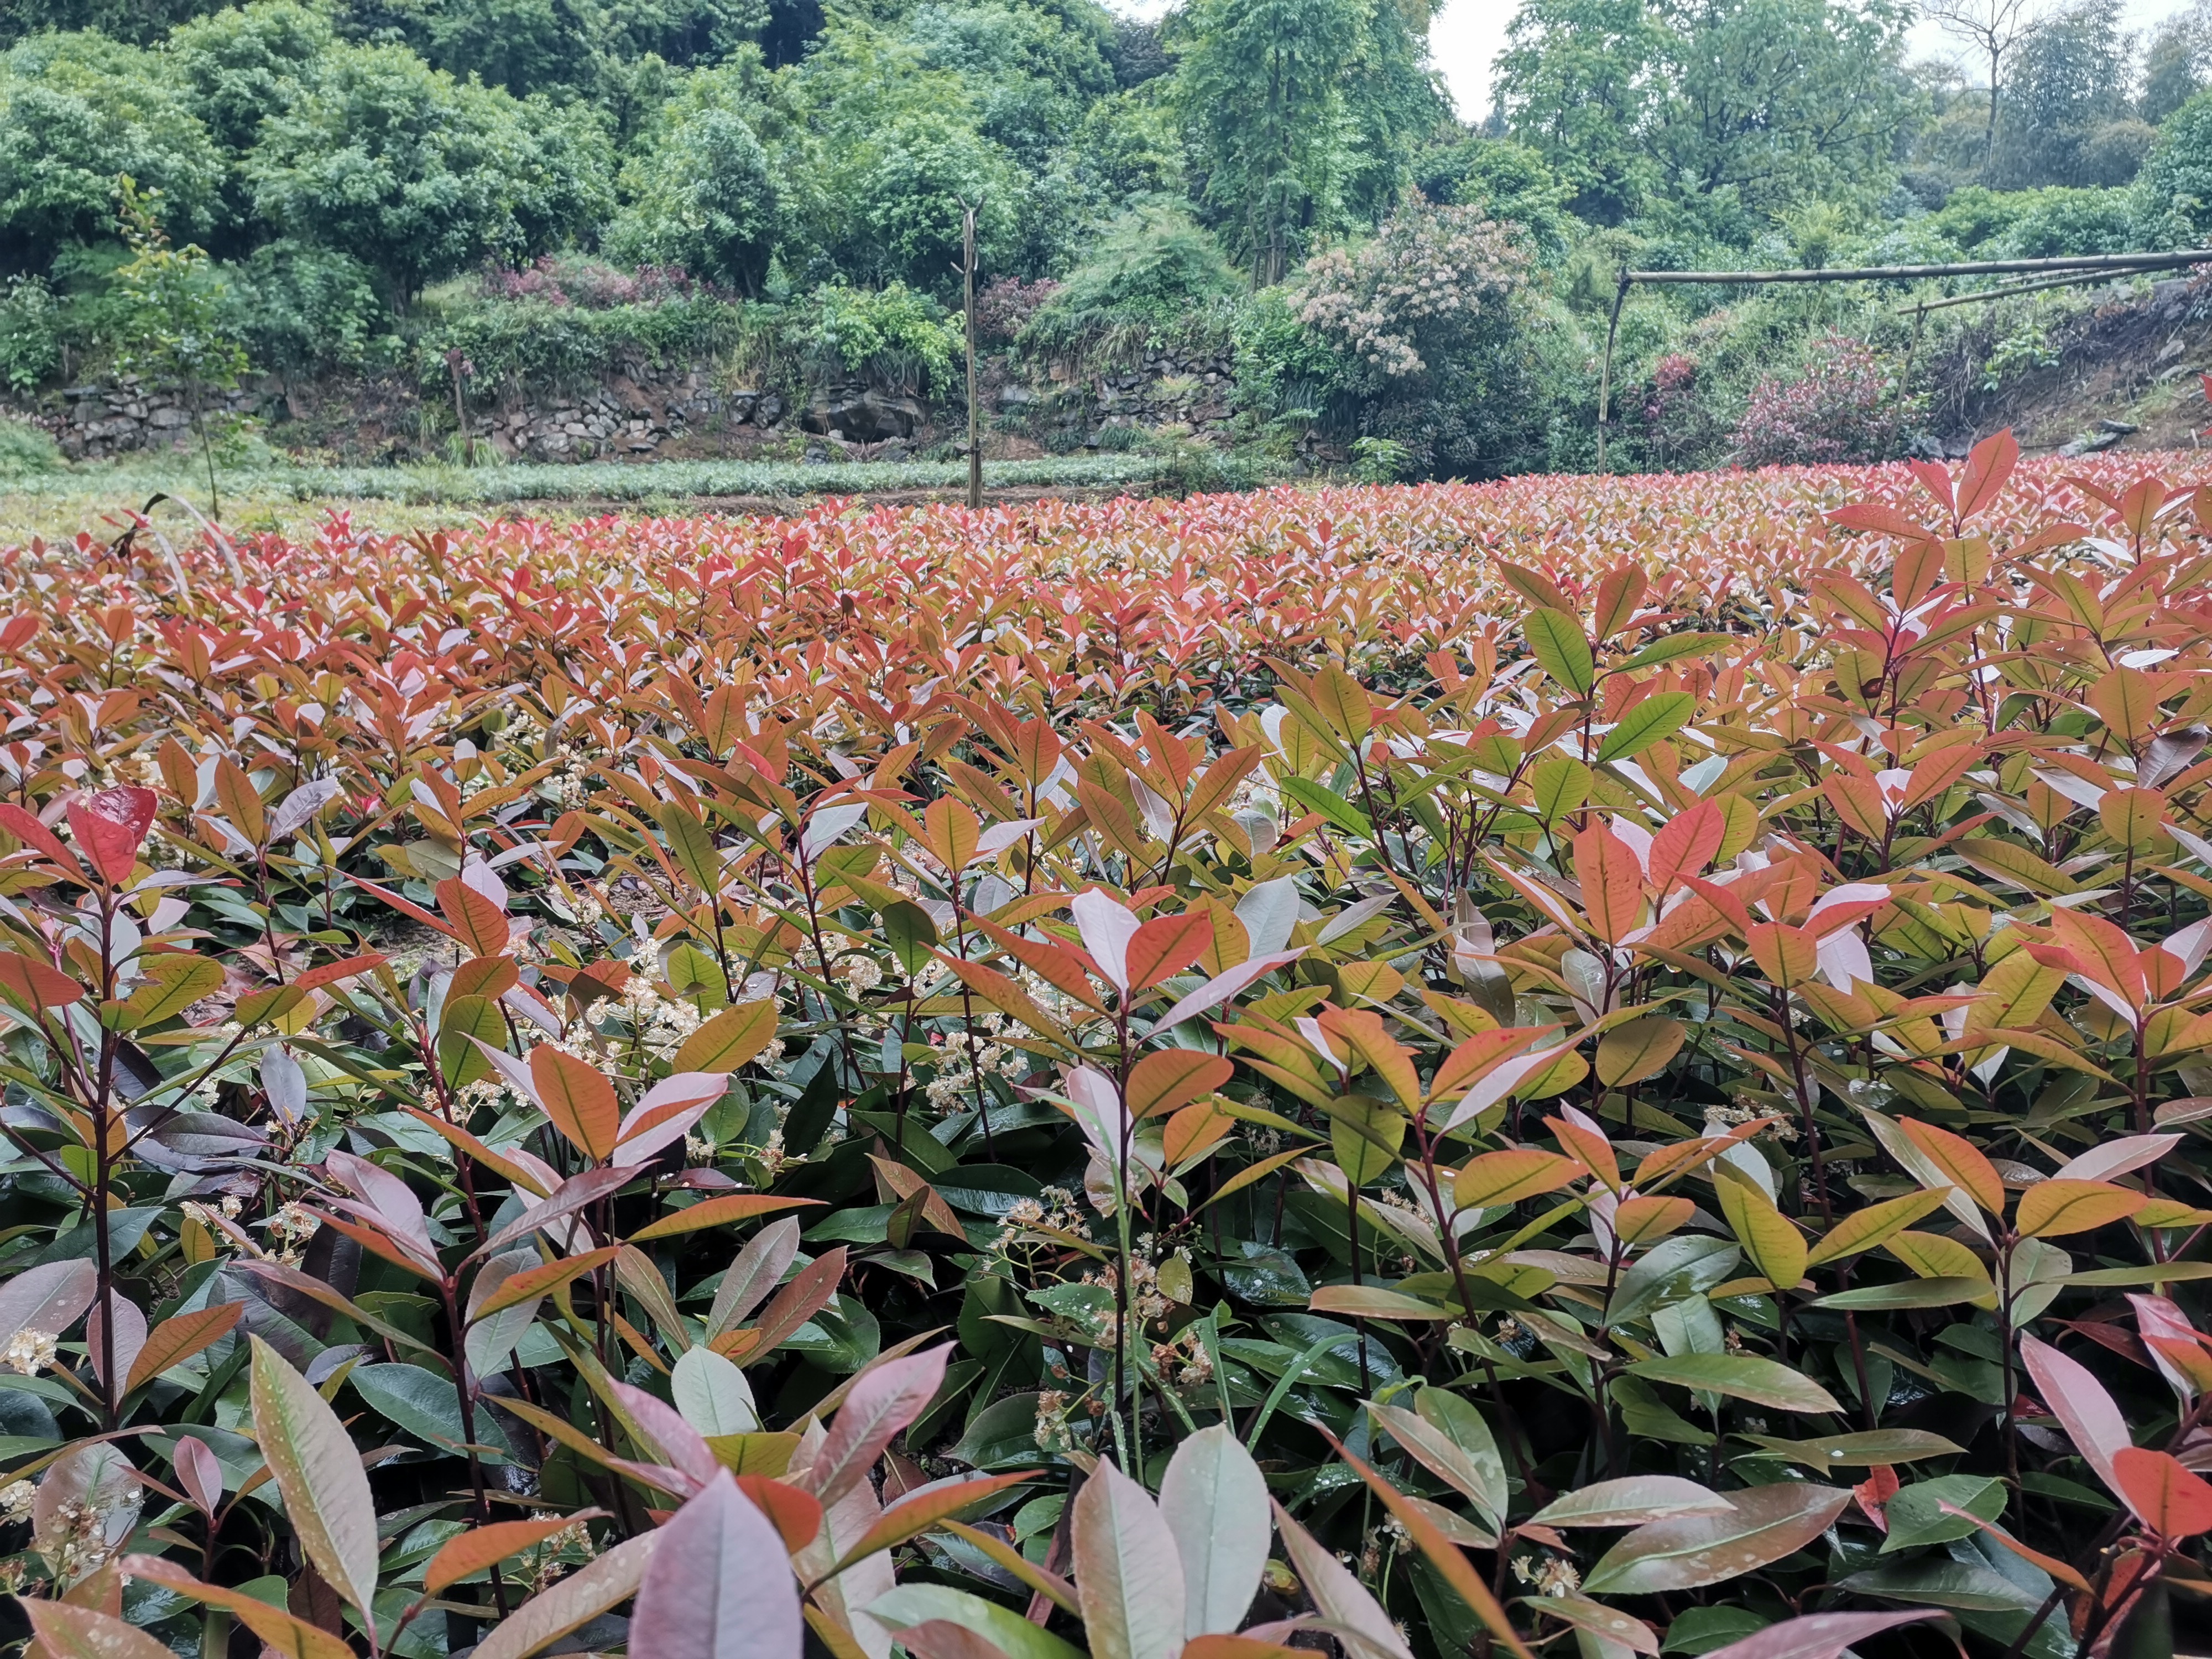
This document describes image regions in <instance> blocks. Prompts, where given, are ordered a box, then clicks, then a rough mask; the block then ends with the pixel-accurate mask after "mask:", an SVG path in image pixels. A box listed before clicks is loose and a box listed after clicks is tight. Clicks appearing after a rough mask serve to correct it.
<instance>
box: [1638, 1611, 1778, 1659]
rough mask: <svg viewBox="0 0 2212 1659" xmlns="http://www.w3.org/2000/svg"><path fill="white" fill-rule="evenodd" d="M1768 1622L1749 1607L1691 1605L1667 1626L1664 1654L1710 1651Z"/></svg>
mask: <svg viewBox="0 0 2212 1659" xmlns="http://www.w3.org/2000/svg"><path fill="white" fill-rule="evenodd" d="M1766 1626H1767V1621H1766V1620H1764V1619H1762V1618H1760V1617H1759V1615H1758V1614H1757V1613H1753V1612H1752V1611H1751V1610H1750V1609H1749V1608H1747V1607H1688V1608H1685V1609H1684V1610H1683V1611H1682V1612H1681V1613H1679V1614H1677V1615H1676V1616H1675V1619H1674V1623H1673V1624H1671V1625H1669V1626H1667V1639H1666V1640H1665V1641H1664V1642H1662V1643H1661V1644H1659V1651H1660V1652H1662V1653H1687V1654H1693V1655H1694V1654H1700V1653H1711V1651H1712V1650H1714V1649H1715V1648H1724V1647H1726V1646H1727V1645H1728V1644H1729V1643H1731V1642H1741V1640H1743V1638H1745V1637H1747V1636H1753V1635H1756V1634H1757V1633H1758V1632H1760V1631H1763V1630H1765V1628H1766Z"/></svg>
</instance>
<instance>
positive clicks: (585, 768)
mask: <svg viewBox="0 0 2212 1659" xmlns="http://www.w3.org/2000/svg"><path fill="white" fill-rule="evenodd" d="M546 758H547V759H548V760H550V761H552V762H554V763H556V764H557V765H558V766H559V767H560V770H559V771H557V772H550V773H548V774H547V775H545V776H544V777H542V778H540V779H538V797H539V799H542V800H544V802H545V803H546V804H547V805H550V806H552V807H554V808H556V809H557V810H559V811H564V812H566V811H574V810H575V809H577V808H579V807H581V806H583V805H586V804H587V803H588V802H589V801H590V800H591V799H592V763H591V760H590V759H589V757H586V756H585V755H583V754H581V753H580V752H579V751H578V750H576V748H575V746H574V744H566V743H564V744H560V745H559V746H558V747H557V748H556V749H555V750H554V751H553V752H552V753H551V754H550V755H549V756H547V757H546Z"/></svg>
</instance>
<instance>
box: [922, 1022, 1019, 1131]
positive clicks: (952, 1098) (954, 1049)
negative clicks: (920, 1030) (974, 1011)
mask: <svg viewBox="0 0 2212 1659" xmlns="http://www.w3.org/2000/svg"><path fill="white" fill-rule="evenodd" d="M975 1024H976V1027H977V1029H979V1030H983V1031H986V1032H988V1033H989V1034H990V1036H992V1037H994V1038H998V1037H1001V1036H1004V1035H1005V1033H1006V1016H1005V1015H1003V1014H1000V1013H998V1012H985V1013H981V1014H979V1015H977V1016H976V1019H975ZM932 1040H933V1041H935V1039H932ZM1029 1073H1030V1057H1029V1055H1028V1054H1024V1052H1023V1051H1022V1050H1021V1049H1019V1048H1009V1047H1007V1046H1006V1044H1005V1043H1004V1042H996V1041H994V1042H978V1043H976V1044H975V1045H974V1049H973V1052H972V1053H971V1052H970V1049H969V1044H967V1043H966V1042H946V1043H945V1044H944V1045H943V1047H942V1048H939V1058H938V1060H937V1075H936V1076H935V1077H934V1078H933V1079H930V1082H929V1085H928V1087H927V1088H926V1089H925V1090H923V1091H922V1092H923V1094H924V1095H925V1096H927V1098H928V1101H929V1109H930V1110H932V1111H933V1112H935V1113H936V1114H937V1115H939V1117H947V1116H950V1115H951V1114H952V1113H954V1112H957V1111H958V1110H960V1109H962V1108H963V1106H966V1105H971V1104H973V1103H974V1102H975V1090H976V1079H977V1078H978V1077H979V1076H980V1077H981V1078H982V1079H985V1080H988V1079H990V1078H992V1077H994V1076H998V1077H1003V1078H1007V1079H1021V1078H1024V1077H1027V1076H1028V1075H1029Z"/></svg>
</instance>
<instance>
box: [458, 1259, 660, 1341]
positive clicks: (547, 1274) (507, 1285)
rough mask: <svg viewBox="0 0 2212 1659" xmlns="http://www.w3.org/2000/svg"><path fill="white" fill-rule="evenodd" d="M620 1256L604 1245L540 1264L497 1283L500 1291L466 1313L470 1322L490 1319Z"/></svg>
mask: <svg viewBox="0 0 2212 1659" xmlns="http://www.w3.org/2000/svg"><path fill="white" fill-rule="evenodd" d="M621 1253H622V1246H620V1245H619V1244H605V1245H602V1246H600V1248H599V1249H596V1250H586V1252H585V1253H584V1254H583V1255H571V1256H563V1257H562V1259H561V1260H560V1261H546V1262H541V1263H540V1264H538V1266H537V1267H526V1268H524V1269H523V1270H522V1271H521V1272H520V1273H512V1274H509V1275H508V1276H507V1278H505V1279H501V1281H500V1283H499V1288H498V1289H497V1290H495V1291H493V1292H492V1293H491V1294H490V1295H489V1297H485V1298H484V1301H483V1305H482V1306H480V1307H477V1308H472V1309H471V1310H469V1322H470V1323H471V1324H474V1323H475V1322H477V1320H479V1319H489V1317H491V1316H492V1315H494V1314H495V1313H498V1312H499V1311H501V1310H502V1309H506V1308H513V1307H516V1306H519V1305H520V1304H522V1303H525V1302H535V1301H536V1300H537V1299H538V1297H541V1296H544V1294H545V1293H546V1292H547V1291H550V1290H551V1289H552V1288H553V1287H554V1286H555V1285H565V1284H567V1283H568V1281H569V1280H570V1279H580V1278H581V1277H582V1276H583V1275H584V1274H586V1273H589V1272H591V1271H592V1268H594V1267H601V1266H604V1265H605V1263H607V1262H610V1261H613V1260H614V1259H615V1257H616V1256H617V1255H620V1254H621Z"/></svg>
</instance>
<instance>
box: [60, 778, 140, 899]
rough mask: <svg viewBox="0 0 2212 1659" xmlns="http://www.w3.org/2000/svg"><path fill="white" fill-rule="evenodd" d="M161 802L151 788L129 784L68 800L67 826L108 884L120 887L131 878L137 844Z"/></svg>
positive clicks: (135, 860) (136, 856)
mask: <svg viewBox="0 0 2212 1659" xmlns="http://www.w3.org/2000/svg"><path fill="white" fill-rule="evenodd" d="M159 805H161V801H160V799H159V798H158V797H157V796H155V793H154V792H153V791H152V790H150V789H137V788H133V787H130V786H128V785H126V786H125V787H121V788H116V789H102V790H100V791H99V792H98V793H94V794H90V795H83V796H80V797H79V798H78V799H76V800H73V801H71V802H70V804H69V821H70V829H71V830H72V831H73V832H74V833H75V834H76V844H77V845H78V846H79V847H81V848H83V849H84V853H85V855H86V856H87V857H88V858H89V859H90V860H92V866H93V868H94V869H95V870H97V871H98V872H100V876H101V877H102V878H103V879H105V880H106V882H107V884H109V885H110V886H112V887H120V886H122V885H123V884H125V882H127V881H129V880H130V879H131V866H132V865H134V864H136V863H137V861H138V848H139V847H140V846H141V845H142V844H143V842H144V841H145V839H146V832H147V831H148V830H149V829H152V828H153V827H154V811H155V808H156V807H158V806H159Z"/></svg>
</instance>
